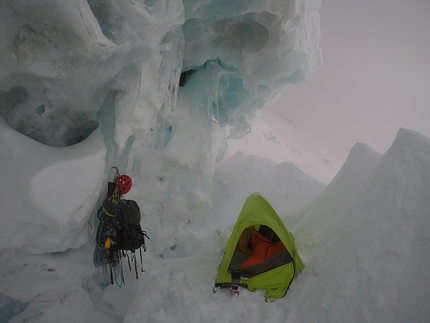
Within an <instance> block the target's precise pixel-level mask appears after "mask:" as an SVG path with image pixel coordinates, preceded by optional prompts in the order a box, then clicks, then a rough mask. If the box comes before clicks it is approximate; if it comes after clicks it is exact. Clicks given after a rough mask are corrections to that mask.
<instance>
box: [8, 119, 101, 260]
mask: <svg viewBox="0 0 430 323" xmlns="http://www.w3.org/2000/svg"><path fill="white" fill-rule="evenodd" d="M100 139H101V134H100V132H99V131H95V132H94V133H93V134H92V135H91V136H90V137H88V138H87V139H86V140H84V141H83V142H81V143H79V144H77V145H74V146H70V147H64V148H53V147H48V146H45V145H43V144H40V143H38V142H35V141H34V140H32V139H30V138H28V137H26V136H24V135H22V134H20V133H18V132H16V131H14V130H13V129H11V128H10V127H9V126H8V125H7V124H6V122H5V121H4V120H3V119H1V118H0V163H1V165H2V171H1V172H0V180H1V182H2V183H11V185H6V186H5V185H2V187H1V188H0V219H1V221H2V223H3V225H4V228H8V230H7V232H3V234H2V235H0V250H1V249H6V248H22V247H24V248H26V249H27V250H28V251H31V252H33V253H44V252H55V251H64V250H66V249H68V248H70V247H73V248H76V247H79V246H82V245H83V244H84V243H86V241H87V237H86V228H85V224H86V223H87V220H88V217H89V215H90V214H91V211H92V210H94V208H95V207H96V203H97V200H98V198H99V196H100V192H101V188H102V184H103V180H104V171H105V169H104V167H105V154H106V148H105V146H104V144H103V141H102V140H100ZM64 197H67V198H64Z"/></svg>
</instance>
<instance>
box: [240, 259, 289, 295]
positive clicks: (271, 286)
mask: <svg viewBox="0 0 430 323" xmlns="http://www.w3.org/2000/svg"><path fill="white" fill-rule="evenodd" d="M293 276H294V268H293V263H289V264H286V265H284V266H281V267H278V268H275V269H273V270H270V271H268V272H265V273H263V274H260V275H257V276H254V277H252V278H249V279H248V281H247V285H248V289H249V290H250V291H256V290H257V289H265V290H266V295H265V297H266V298H281V297H283V296H284V295H285V293H286V292H287V288H288V286H289V285H290V282H291V280H292V279H293V278H294V277H293Z"/></svg>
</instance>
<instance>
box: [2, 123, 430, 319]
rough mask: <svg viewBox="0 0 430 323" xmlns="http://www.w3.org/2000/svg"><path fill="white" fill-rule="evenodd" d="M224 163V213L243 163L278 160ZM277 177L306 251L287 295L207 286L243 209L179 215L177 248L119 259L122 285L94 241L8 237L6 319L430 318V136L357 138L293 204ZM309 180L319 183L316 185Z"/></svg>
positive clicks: (287, 218) (408, 133)
mask: <svg viewBox="0 0 430 323" xmlns="http://www.w3.org/2000/svg"><path fill="white" fill-rule="evenodd" d="M235 160H236V161H238V162H234V161H235ZM219 166H220V167H219V169H217V171H218V172H219V173H218V174H217V175H216V176H215V178H224V179H226V178H227V179H229V181H230V184H231V185H227V186H225V187H224V188H222V189H220V190H218V191H217V190H215V192H214V195H215V196H214V198H215V201H218V202H217V203H214V210H213V211H214V212H215V213H217V210H220V211H219V212H218V213H219V214H222V211H221V210H223V209H224V210H226V209H228V206H229V205H230V206H231V209H232V210H234V209H235V208H236V209H237V208H238V204H239V201H240V199H241V198H242V195H243V194H245V191H246V188H244V185H240V184H243V183H241V182H240V180H239V179H241V178H242V179H244V177H241V171H242V170H247V169H248V170H249V169H253V167H255V169H259V167H262V169H265V170H264V171H262V173H264V172H265V171H266V172H267V173H266V174H270V173H271V172H272V174H274V175H273V176H274V177H276V176H280V174H281V172H277V170H278V169H284V168H282V167H284V166H285V165H284V166H283V165H282V164H276V163H275V164H273V163H271V162H269V161H264V160H259V158H257V157H255V156H248V157H246V156H240V154H238V155H236V156H234V158H232V159H231V160H226V161H225V162H224V163H222V164H220V165H219ZM287 166H288V167H290V168H292V169H294V166H292V165H287ZM288 167H287V168H288ZM269 168H272V169H271V170H270V172H269V171H268V169H269ZM245 173H246V172H245ZM253 174H254V175H256V174H257V172H256V171H254V173H253ZM235 176H236V178H237V179H238V180H237V181H236V179H235ZM268 178H271V177H270V176H268ZM291 178H293V177H291ZM300 178H301V179H302V183H308V184H309V183H313V182H312V181H311V182H307V180H306V176H305V175H303V177H300V176H298V177H296V178H295V179H294V180H293V179H291V182H294V181H297V182H300ZM253 181H254V182H253ZM261 181H262V178H261V177H259V176H250V177H249V178H247V185H255V187H257V186H258V185H260V184H261ZM220 183H221V184H222V181H221V182H218V183H214V185H220ZM238 183H239V184H238ZM282 185H284V184H283V181H282V180H281V181H279V182H277V181H273V185H272V186H264V190H265V191H264V192H263V194H264V193H266V195H268V196H272V198H273V201H274V205H275V209H277V211H278V213H279V214H280V215H281V218H283V220H284V222H285V224H286V226H287V227H288V228H289V229H290V230H291V231H292V233H293V234H294V237H295V239H296V243H297V247H298V250H299V252H300V255H301V256H302V258H303V259H304V261H305V263H306V267H305V269H304V271H303V272H302V273H301V274H300V275H299V277H298V279H297V280H296V281H294V282H293V284H292V285H291V287H290V290H289V291H288V293H287V295H286V296H285V297H284V298H282V299H279V300H276V301H275V302H273V303H266V302H265V301H264V294H263V292H259V291H257V292H255V293H252V292H249V291H247V290H243V289H242V290H241V294H240V296H239V297H237V298H236V297H230V296H229V294H228V292H227V291H225V290H220V291H218V292H217V293H215V294H214V293H213V291H212V288H213V285H214V279H215V276H216V273H217V268H218V265H219V263H220V261H221V257H222V254H223V248H224V247H225V244H226V242H227V240H226V239H227V238H228V235H229V232H230V230H231V228H232V226H233V224H234V221H235V219H236V217H237V215H238V213H236V214H235V211H234V212H233V211H232V214H231V215H230V216H221V217H219V223H217V224H216V225H217V227H216V226H215V224H214V223H208V224H206V225H203V226H196V225H193V224H190V225H189V226H188V227H187V226H184V227H182V228H181V229H180V230H182V232H183V234H182V239H183V241H182V242H183V250H172V254H171V255H170V256H171V257H168V259H167V258H166V259H161V258H158V257H153V256H151V255H150V254H148V253H145V254H144V268H145V272H144V273H142V272H139V279H138V280H135V278H134V274H133V273H129V272H128V270H127V269H126V270H125V274H126V277H125V280H126V286H123V287H122V288H119V287H118V286H116V285H109V284H108V283H106V281H105V280H106V279H104V277H103V272H102V270H96V269H94V267H93V266H92V263H91V252H92V246H91V245H90V244H88V245H86V246H84V247H81V248H79V249H76V250H69V251H67V252H65V253H53V254H44V255H31V254H29V253H28V252H26V251H25V250H22V251H19V250H13V249H4V250H2V251H1V257H0V259H1V264H2V265H1V279H0V292H1V294H0V296H1V297H0V315H1V316H0V317H1V318H2V319H3V321H5V322H7V319H9V318H10V320H9V322H24V321H25V322H57V321H59V320H61V321H62V322H223V323H225V322H227V323H230V322H247V323H248V322H292V323H294V322H408V321H409V322H428V321H429V320H430V310H429V308H428V307H427V300H428V299H429V297H430V283H429V282H430V269H429V266H428V265H429V263H430V256H429V253H428V252H427V251H428V248H429V246H430V245H429V244H430V230H429V228H430V211H429V210H430V138H428V137H426V136H423V135H421V134H419V133H416V132H415V131H412V130H406V129H401V130H400V131H399V133H398V135H397V137H396V139H395V140H394V142H393V144H392V146H391V147H390V149H388V151H387V152H386V153H385V154H384V155H382V156H379V154H377V153H375V152H374V151H373V150H372V149H371V148H369V147H367V146H366V145H364V144H357V145H355V146H354V147H353V148H352V150H351V153H350V155H349V157H348V159H347V161H346V162H345V164H344V166H343V167H342V169H341V170H340V171H339V174H338V175H337V176H336V177H335V178H334V179H333V181H332V182H331V183H330V184H329V185H328V186H327V187H326V188H325V189H324V190H323V191H322V193H321V194H320V195H319V196H317V197H316V198H315V199H314V200H313V202H312V203H310V204H309V205H307V206H305V207H304V208H302V209H300V210H299V211H297V210H294V208H291V209H290V210H288V207H285V205H284V206H282V203H281V201H280V199H279V196H281V195H282V194H280V193H279V192H282V191H283V190H284V189H285V186H282ZM305 186H306V185H305ZM306 187H307V188H308V189H309V190H308V191H307V192H308V193H309V192H314V191H313V190H314V189H315V186H312V185H309V186H306ZM285 192H286V193H285V198H286V199H287V198H288V196H289V194H288V191H285ZM224 193H225V194H224ZM223 194H224V195H223ZM277 194H278V195H277ZM296 194H297V192H296ZM217 196H218V200H217ZM223 201H224V205H223V207H224V208H222V207H221V205H222V202H223ZM146 229H150V228H146ZM150 243H151V241H149V242H148V244H150ZM184 250H185V251H186V252H185V253H186V254H188V255H184ZM17 313H18V314H17ZM15 314H17V315H15ZM60 318H61V319H60Z"/></svg>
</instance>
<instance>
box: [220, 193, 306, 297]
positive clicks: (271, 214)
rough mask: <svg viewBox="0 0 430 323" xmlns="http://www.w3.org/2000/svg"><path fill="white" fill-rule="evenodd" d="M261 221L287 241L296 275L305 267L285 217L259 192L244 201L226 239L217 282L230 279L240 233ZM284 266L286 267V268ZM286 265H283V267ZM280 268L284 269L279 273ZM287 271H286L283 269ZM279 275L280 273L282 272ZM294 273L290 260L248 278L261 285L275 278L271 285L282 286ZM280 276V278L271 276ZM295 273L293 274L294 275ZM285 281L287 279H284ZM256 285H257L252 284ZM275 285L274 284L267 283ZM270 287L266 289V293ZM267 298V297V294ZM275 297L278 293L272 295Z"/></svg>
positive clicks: (284, 241)
mask: <svg viewBox="0 0 430 323" xmlns="http://www.w3.org/2000/svg"><path fill="white" fill-rule="evenodd" d="M260 225H267V226H268V227H270V228H272V230H273V231H275V233H276V234H277V235H278V237H279V239H281V241H282V243H283V244H284V246H285V248H286V249H287V250H288V252H289V253H290V255H291V256H292V257H293V259H294V262H295V265H296V270H295V276H297V275H298V274H299V273H300V272H301V271H302V269H303V268H304V265H303V262H302V260H301V259H300V256H299V254H298V252H297V251H296V247H295V245H294V242H293V239H292V237H291V235H290V233H289V232H288V230H287V229H286V227H285V226H284V224H283V222H282V220H281V219H280V218H279V216H278V214H277V213H276V212H275V210H274V209H273V207H272V206H271V204H270V203H269V202H268V201H267V200H266V198H264V197H263V196H262V195H261V194H259V193H254V194H251V195H250V196H249V197H248V198H247V200H246V201H245V203H244V205H243V208H242V211H241V212H240V214H239V217H238V219H237V221H236V225H235V227H234V229H233V232H232V233H231V236H230V238H229V239H228V241H227V245H226V251H225V253H224V257H223V260H222V262H221V265H220V269H219V272H218V276H217V279H216V283H217V284H220V283H231V275H230V273H228V271H227V269H228V266H229V264H230V261H231V258H232V256H233V253H234V249H235V248H236V244H237V242H238V240H239V238H240V235H241V234H242V231H243V230H244V229H245V228H247V227H250V226H255V227H256V228H258V227H259V226H260ZM284 267H285V268H284ZM282 268H283V269H282ZM279 271H281V273H279ZM284 271H285V272H284ZM279 275H280V276H279ZM292 275H294V268H293V266H292V264H288V265H285V266H282V267H279V268H276V269H274V270H271V271H269V272H267V273H263V274H261V275H258V276H255V277H252V278H250V279H249V280H248V283H249V281H251V280H254V281H256V282H259V283H256V284H258V286H261V285H262V283H260V280H261V279H266V280H267V282H266V284H271V283H269V281H270V282H272V283H273V284H275V283H274V281H275V280H277V284H278V285H276V286H275V285H270V286H275V288H278V287H279V288H280V289H281V290H282V288H283V287H281V285H286V286H287V287H288V284H289V283H290V280H291V276H292ZM260 276H263V278H260ZM272 276H273V277H278V278H276V279H275V278H272ZM295 276H294V277H295ZM282 282H284V283H282ZM285 282H286V283H285ZM251 285H252V286H256V285H255V284H254V283H251ZM251 288H254V287H251ZM255 288H264V289H265V287H255ZM267 288H272V287H267ZM268 292H269V291H268V290H267V291H266V293H268ZM275 294H276V295H280V294H281V292H276V293H275ZM284 294H285V290H284V292H283V293H282V295H281V296H279V297H282V296H284ZM266 298H268V297H267V296H266ZM271 298H276V297H271Z"/></svg>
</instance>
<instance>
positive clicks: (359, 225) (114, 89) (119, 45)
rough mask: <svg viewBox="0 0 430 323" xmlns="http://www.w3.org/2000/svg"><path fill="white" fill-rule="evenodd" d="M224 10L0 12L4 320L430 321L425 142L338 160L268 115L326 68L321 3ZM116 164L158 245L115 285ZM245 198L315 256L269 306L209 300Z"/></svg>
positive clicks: (117, 5)
mask: <svg viewBox="0 0 430 323" xmlns="http://www.w3.org/2000/svg"><path fill="white" fill-rule="evenodd" d="M225 4H226V2H225V1H224V0H213V1H204V2H199V3H198V4H196V3H195V2H193V1H185V0H184V1H177V0H164V1H155V2H151V1H146V2H140V1H121V2H120V1H118V2H117V1H96V0H91V1H89V2H86V1H83V0H73V1H70V2H68V4H67V6H58V4H55V3H54V2H53V1H49V0H44V1H42V2H40V3H39V2H38V3H33V2H32V1H25V0H24V1H19V2H3V3H1V4H0V8H1V10H0V16H1V18H2V19H0V24H1V25H2V27H4V28H1V31H0V33H1V35H2V36H5V38H3V37H2V39H5V41H4V42H2V43H0V52H1V53H2V57H6V59H5V60H2V61H1V63H0V67H1V70H2V73H1V75H0V116H1V118H0V165H1V167H0V182H1V183H3V184H4V185H1V186H0V222H1V223H2V226H1V227H2V230H1V233H0V322H32V323H35V322H58V321H61V322H223V323H226V322H227V323H234V322H236V323H241V322H247V323H248V322H291V323H294V322H348V321H350V322H399V323H400V322H407V321H411V322H429V321H430V310H429V308H428V306H427V304H426V301H427V300H428V299H430V283H429V282H430V269H429V266H428V265H429V263H430V256H429V253H428V249H429V247H430V230H429V229H430V138H428V137H426V136H424V135H422V134H419V133H417V132H415V131H413V130H408V129H400V130H399V132H398V134H397V136H396V138H393V139H394V140H393V144H392V146H391V147H390V148H389V149H388V150H387V152H386V153H385V154H383V155H380V154H379V153H377V152H375V151H374V150H373V149H372V148H370V147H368V146H367V145H366V144H364V143H357V144H356V145H355V146H353V147H352V149H351V152H350V154H349V157H348V158H347V160H346V161H345V163H344V164H343V166H342V167H341V168H340V170H339V171H337V170H338V169H339V166H340V165H339V164H338V162H337V161H335V160H333V159H331V158H330V156H329V155H327V154H326V153H325V152H324V151H322V150H321V147H318V146H316V145H315V143H314V141H313V140H312V138H308V136H307V134H305V133H301V132H300V130H299V129H300V127H297V128H296V127H295V126H294V124H291V123H290V124H285V123H282V122H280V118H278V117H277V115H276V114H274V113H273V112H271V111H270V110H267V109H266V110H265V111H264V112H263V113H261V112H260V110H261V109H262V108H264V107H268V106H270V105H271V103H272V102H273V101H274V100H275V99H276V97H277V95H278V94H279V92H280V91H281V90H282V89H283V88H284V87H285V86H287V85H292V84H294V83H296V82H298V81H304V80H306V79H307V77H308V76H309V75H310V74H311V73H312V72H313V71H314V70H315V69H316V68H317V67H318V66H319V65H320V64H321V55H320V51H319V48H318V41H319V17H318V8H319V4H320V3H319V1H311V0H304V1H284V2H279V1H268V0H264V1H262V0H254V1H251V2H249V1H242V0H235V1H233V2H232V3H230V2H229V6H226V5H225ZM50 17H52V18H50ZM189 69H195V72H194V73H193V74H191V75H190V77H189V79H188V80H187V83H186V84H185V86H184V87H181V88H178V84H177V81H178V77H179V74H180V73H181V72H182V71H186V70H189ZM113 164H115V165H117V166H118V167H119V169H120V172H121V173H127V174H129V175H130V176H131V177H132V179H133V189H132V190H131V191H130V193H128V194H127V196H126V198H128V199H134V200H136V201H137V202H138V204H139V206H140V207H141V210H142V226H143V229H144V230H146V231H147V233H148V235H149V237H150V240H148V241H147V247H148V251H147V252H146V253H144V254H143V270H142V271H140V270H139V272H138V274H139V278H138V279H136V278H135V274H134V272H133V271H131V272H129V271H128V268H127V267H128V266H127V264H126V262H124V263H123V266H124V269H125V270H124V274H125V285H123V286H121V287H119V286H117V284H113V285H110V282H109V278H108V275H109V273H108V272H105V271H104V270H103V269H102V268H95V267H94V264H93V261H92V257H93V249H94V245H93V241H94V236H95V230H96V226H97V224H98V223H97V219H96V217H95V210H97V208H98V207H99V206H100V204H101V203H102V200H103V197H104V193H105V190H106V185H107V181H108V175H107V174H108V173H109V172H110V170H111V169H110V167H111V166H112V165H113ZM253 192H260V193H262V194H263V195H265V196H266V197H267V198H268V199H269V201H270V202H271V203H272V204H273V206H274V208H275V210H276V211H277V213H278V214H279V215H280V217H281V218H282V220H283V221H284V223H285V225H286V227H287V228H288V229H289V230H290V231H291V233H292V234H293V236H294V238H295V241H296V245H297V249H298V251H299V253H300V256H301V258H302V259H303V260H304V262H305V265H306V267H305V268H304V271H303V272H302V273H301V274H300V275H299V276H298V279H297V280H295V281H294V282H293V283H292V285H291V287H290V289H289V291H288V293H287V294H286V296H285V297H284V298H282V299H278V300H275V301H274V302H272V303H267V302H265V300H264V293H263V292H262V291H257V292H254V293H253V292H249V291H247V290H244V289H241V293H240V295H239V296H238V297H231V296H230V295H229V293H228V291H225V290H219V291H217V292H216V293H213V287H214V283H215V278H216V274H217V269H218V266H219V263H220V262H221V258H222V255H223V252H224V248H225V245H226V243H227V239H228V237H229V233H230V232H231V230H232V228H233V226H234V223H235V221H236V219H237V216H238V215H239V213H240V210H241V207H242V205H243V203H244V202H245V199H246V197H247V196H248V195H249V194H251V193H253ZM137 257H138V261H139V255H138V256H137ZM117 281H118V277H117Z"/></svg>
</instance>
